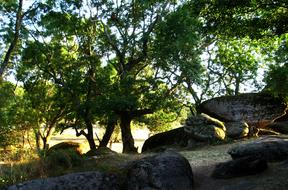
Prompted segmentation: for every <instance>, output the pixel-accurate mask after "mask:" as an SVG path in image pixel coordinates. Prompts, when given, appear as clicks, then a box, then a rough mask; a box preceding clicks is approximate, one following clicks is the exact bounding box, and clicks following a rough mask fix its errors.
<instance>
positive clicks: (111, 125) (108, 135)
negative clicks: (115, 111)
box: [99, 117, 117, 147]
mask: <svg viewBox="0 0 288 190" xmlns="http://www.w3.org/2000/svg"><path fill="white" fill-rule="evenodd" d="M116 124H117V119H116V118H115V117H109V118H108V123H107V127H106V130H105V133H104V135H103V138H102V140H101V142H100V144H99V147H107V145H108V143H109V140H110V138H111V136H112V133H113V131H114V129H115V126H116Z"/></svg>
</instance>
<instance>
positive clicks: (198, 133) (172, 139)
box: [142, 114, 226, 152]
mask: <svg viewBox="0 0 288 190" xmlns="http://www.w3.org/2000/svg"><path fill="white" fill-rule="evenodd" d="M225 130H226V128H225V126H224V124H223V123H222V122H221V121H219V120H217V119H215V118H212V117H209V116H208V115H206V114H201V115H197V116H192V117H189V118H188V119H187V120H186V124H185V125H184V127H180V128H176V129H173V130H170V131H166V132H163V133H158V134H156V135H153V136H151V137H150V138H148V139H147V140H146V141H145V142H144V144H143V147H142V152H145V151H147V150H155V149H157V148H159V147H165V146H173V145H176V146H180V147H187V146H188V147H193V146H196V145H198V144H203V143H205V144H207V143H211V142H215V141H222V140H224V139H225Z"/></svg>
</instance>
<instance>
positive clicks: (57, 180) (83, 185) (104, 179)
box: [8, 172, 119, 190]
mask: <svg viewBox="0 0 288 190" xmlns="http://www.w3.org/2000/svg"><path fill="white" fill-rule="evenodd" d="M34 189H41V190H56V189H61V190H70V189H75V190H77V189H78V190H92V189H93V190H115V189H119V184H118V179H117V176H115V175H110V174H104V173H100V172H82V173H72V174H68V175H64V176H60V177H53V178H46V179H37V180H32V181H27V182H24V183H20V184H17V185H13V186H10V187H9V188H8V190H34Z"/></svg>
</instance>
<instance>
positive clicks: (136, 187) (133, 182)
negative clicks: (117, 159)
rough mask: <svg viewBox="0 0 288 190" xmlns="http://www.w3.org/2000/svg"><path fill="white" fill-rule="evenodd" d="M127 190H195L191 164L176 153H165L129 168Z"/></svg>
mask: <svg viewBox="0 0 288 190" xmlns="http://www.w3.org/2000/svg"><path fill="white" fill-rule="evenodd" d="M123 189H125V190H156V189H159V190H179V189H181V190H193V189H194V185H193V173H192V169H191V166H190V164H189V162H188V161H187V160H186V159H185V158H184V157H183V156H182V155H180V154H178V153H176V152H164V153H162V154H158V155H156V156H151V157H146V158H143V159H141V160H137V161H135V162H133V163H132V164H130V165H129V166H128V172H127V181H126V183H125V185H124V188H123Z"/></svg>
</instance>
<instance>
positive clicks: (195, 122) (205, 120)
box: [185, 113, 226, 131]
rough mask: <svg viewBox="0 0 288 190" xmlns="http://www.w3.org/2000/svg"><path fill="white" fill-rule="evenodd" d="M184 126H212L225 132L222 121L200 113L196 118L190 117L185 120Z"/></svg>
mask: <svg viewBox="0 0 288 190" xmlns="http://www.w3.org/2000/svg"><path fill="white" fill-rule="evenodd" d="M185 124H186V126H203V125H214V126H216V127H218V128H221V129H222V130H223V131H226V128H225V125H224V123H223V122H222V121H220V120H218V119H215V118H213V117H210V116H209V115H207V114H205V113H201V114H199V115H196V116H190V117H188V118H187V119H186V123H185Z"/></svg>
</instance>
